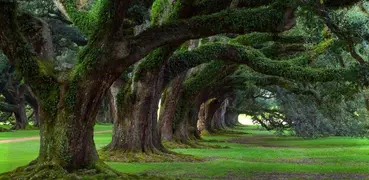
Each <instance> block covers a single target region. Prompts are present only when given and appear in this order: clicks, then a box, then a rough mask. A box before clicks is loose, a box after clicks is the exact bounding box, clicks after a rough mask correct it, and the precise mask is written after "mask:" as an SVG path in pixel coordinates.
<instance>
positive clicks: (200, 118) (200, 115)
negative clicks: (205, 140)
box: [197, 102, 206, 134]
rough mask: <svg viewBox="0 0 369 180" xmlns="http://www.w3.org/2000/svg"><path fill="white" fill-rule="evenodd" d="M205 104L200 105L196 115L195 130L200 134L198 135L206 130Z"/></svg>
mask: <svg viewBox="0 0 369 180" xmlns="http://www.w3.org/2000/svg"><path fill="white" fill-rule="evenodd" d="M205 103H206V102H205ZM205 103H203V104H201V106H200V110H199V113H198V115H197V117H198V121H197V130H198V131H199V132H200V134H201V133H202V132H203V131H204V130H206V128H205Z"/></svg>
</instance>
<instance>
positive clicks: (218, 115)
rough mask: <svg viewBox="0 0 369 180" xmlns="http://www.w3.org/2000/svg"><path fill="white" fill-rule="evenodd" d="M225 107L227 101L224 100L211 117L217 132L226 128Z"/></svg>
mask: <svg viewBox="0 0 369 180" xmlns="http://www.w3.org/2000/svg"><path fill="white" fill-rule="evenodd" d="M227 106H228V99H225V100H224V101H223V102H222V103H221V105H220V107H219V108H218V109H217V110H216V112H215V113H214V115H213V123H214V128H215V129H216V130H218V131H219V130H223V129H226V128H227V126H226V124H225V113H226V110H227Z"/></svg>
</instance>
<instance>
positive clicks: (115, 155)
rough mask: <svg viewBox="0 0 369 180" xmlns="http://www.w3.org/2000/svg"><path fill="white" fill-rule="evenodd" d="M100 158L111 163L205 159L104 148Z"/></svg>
mask: <svg viewBox="0 0 369 180" xmlns="http://www.w3.org/2000/svg"><path fill="white" fill-rule="evenodd" d="M99 156H100V158H101V159H102V160H104V161H109V162H127V163H130V162H138V163H152V162H201V161H204V159H203V158H200V157H195V156H192V155H188V154H181V153H176V152H172V151H170V152H168V153H143V152H125V151H124V150H109V149H108V148H106V147H104V148H102V149H100V150H99Z"/></svg>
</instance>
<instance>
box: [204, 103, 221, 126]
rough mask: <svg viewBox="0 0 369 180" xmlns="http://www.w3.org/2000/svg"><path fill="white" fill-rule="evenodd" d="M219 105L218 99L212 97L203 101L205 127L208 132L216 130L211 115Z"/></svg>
mask: <svg viewBox="0 0 369 180" xmlns="http://www.w3.org/2000/svg"><path fill="white" fill-rule="evenodd" d="M220 105H221V102H219V100H218V99H213V100H210V101H209V102H207V103H205V128H206V130H207V131H208V132H209V133H215V132H216V130H217V128H216V126H215V122H214V120H215V119H214V118H213V116H214V114H215V112H216V111H217V110H218V108H219V107H220Z"/></svg>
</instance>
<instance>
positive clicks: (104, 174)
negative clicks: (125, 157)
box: [0, 162, 170, 180]
mask: <svg viewBox="0 0 369 180" xmlns="http://www.w3.org/2000/svg"><path fill="white" fill-rule="evenodd" d="M0 179H1V180H10V179H57V180H75V179H85V180H101V179H104V180H105V179H106V180H118V179H122V180H123V179H125V180H126V179H136V180H140V179H142V180H144V179H147V180H149V179H153V180H157V179H162V180H164V179H170V178H164V177H158V176H148V175H133V174H123V173H119V172H118V171H115V170H113V169H111V168H110V167H109V166H107V165H106V164H104V163H102V162H98V163H96V164H94V165H92V166H91V167H89V168H86V169H80V170H78V171H74V172H68V171H66V170H65V169H63V168H62V167H61V166H58V165H54V164H35V165H28V166H24V167H19V168H17V169H16V170H14V171H12V172H8V173H4V174H0Z"/></svg>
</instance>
